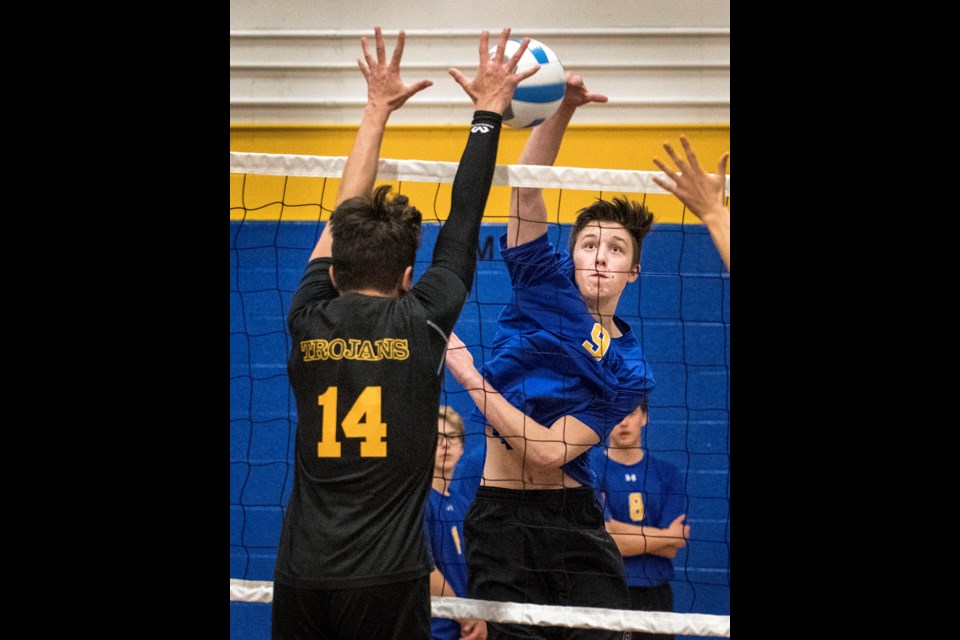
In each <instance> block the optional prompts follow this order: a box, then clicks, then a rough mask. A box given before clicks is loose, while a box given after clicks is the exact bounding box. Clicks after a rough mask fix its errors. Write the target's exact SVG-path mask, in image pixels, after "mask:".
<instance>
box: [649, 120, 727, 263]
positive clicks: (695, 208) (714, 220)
mask: <svg viewBox="0 0 960 640" xmlns="http://www.w3.org/2000/svg"><path fill="white" fill-rule="evenodd" d="M680 144H682V145H683V152H684V153H685V154H686V156H687V161H686V162H684V161H683V159H682V158H681V157H680V156H679V155H677V153H676V152H675V151H674V150H673V147H671V146H670V144H669V143H666V142H665V143H663V148H664V149H666V150H667V153H668V154H670V157H671V158H672V159H673V162H674V163H675V164H676V165H677V169H678V170H679V171H680V173H675V172H673V171H672V170H671V169H670V167H668V166H667V165H665V164H663V163H662V162H660V160H658V159H657V158H654V159H653V163H654V164H655V165H657V166H658V167H660V169H661V170H662V171H663V172H664V173H665V174H666V175H667V177H668V178H670V180H672V181H673V182H670V181H668V180H664V179H663V178H661V177H658V176H654V178H653V181H654V182H655V183H657V184H658V185H660V186H661V187H663V188H664V189H666V190H667V191H669V192H670V193H672V194H673V195H675V196H677V198H679V199H680V202H682V203H683V204H685V205H686V206H687V208H688V209H689V210H690V211H691V212H692V213H693V215H695V216H697V217H698V218H700V221H701V222H703V224H704V225H705V226H706V227H707V229H709V230H710V237H711V238H712V239H713V244H714V245H715V246H716V247H717V251H718V252H719V253H720V259H721V260H723V263H724V264H725V265H727V271H729V270H730V210H729V209H727V206H726V205H725V204H724V200H725V198H726V191H727V175H726V173H727V159H728V158H729V157H730V152H727V153H724V154H723V155H722V156H720V162H719V164H718V165H717V173H716V174H715V175H710V174H708V173H707V172H705V171H704V170H703V169H701V168H700V163H699V162H697V156H696V154H695V153H694V152H693V148H692V147H691V146H690V143H689V142H687V138H686V136H680Z"/></svg>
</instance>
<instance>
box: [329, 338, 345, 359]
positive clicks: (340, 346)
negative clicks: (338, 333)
mask: <svg viewBox="0 0 960 640" xmlns="http://www.w3.org/2000/svg"><path fill="white" fill-rule="evenodd" d="M328 348H329V349H330V359H332V360H342V359H343V355H344V353H345V352H346V350H347V343H346V342H344V341H343V338H337V339H335V340H331V341H330V344H329V346H328Z"/></svg>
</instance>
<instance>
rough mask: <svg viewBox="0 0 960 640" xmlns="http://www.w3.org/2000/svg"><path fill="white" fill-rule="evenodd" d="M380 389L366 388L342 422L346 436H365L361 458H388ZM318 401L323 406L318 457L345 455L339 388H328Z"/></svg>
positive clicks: (361, 446)
mask: <svg viewBox="0 0 960 640" xmlns="http://www.w3.org/2000/svg"><path fill="white" fill-rule="evenodd" d="M380 389H381V388H380V387H367V388H365V389H364V390H363V392H362V393H361V394H360V396H359V397H358V398H357V401H356V402H354V403H353V406H352V407H350V411H348V412H347V415H346V416H345V417H344V418H343V423H342V424H341V425H340V426H342V427H343V433H344V435H345V436H346V437H348V438H363V442H361V443H360V457H361V458H386V457H387V442H386V438H387V425H386V423H385V422H382V421H381V418H380V407H381V400H380V398H381V393H380ZM317 403H318V404H319V405H320V406H321V407H323V422H322V424H321V425H320V437H321V440H320V442H318V443H317V457H318V458H339V457H340V455H341V454H340V443H339V442H337V388H336V387H329V388H327V390H326V391H325V392H324V393H323V395H321V396H319V397H317Z"/></svg>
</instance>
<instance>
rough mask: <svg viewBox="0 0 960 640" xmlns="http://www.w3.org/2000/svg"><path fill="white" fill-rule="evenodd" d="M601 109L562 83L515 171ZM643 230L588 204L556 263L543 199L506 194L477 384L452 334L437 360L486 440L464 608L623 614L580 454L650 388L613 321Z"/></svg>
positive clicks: (580, 634)
mask: <svg viewBox="0 0 960 640" xmlns="http://www.w3.org/2000/svg"><path fill="white" fill-rule="evenodd" d="M606 101H607V98H606V97H605V96H602V95H598V94H593V93H589V92H588V91H587V90H586V87H585V86H584V84H583V81H582V80H581V79H580V77H579V76H577V75H575V74H572V73H568V74H567V84H566V93H565V96H564V99H563V102H562V104H561V106H560V108H559V109H558V111H557V112H556V113H555V114H554V115H553V116H551V117H550V118H548V119H547V120H545V121H544V122H543V123H542V124H540V125H538V126H537V127H535V128H534V130H533V131H532V132H531V133H530V137H529V138H528V139H527V143H526V145H525V146H524V149H523V152H522V153H521V155H520V159H519V161H518V164H533V165H538V164H539V165H552V164H553V163H554V162H555V161H556V159H557V155H558V152H559V149H560V143H561V141H562V139H563V134H564V132H565V131H566V128H567V125H568V124H569V122H570V119H571V118H572V116H573V113H574V112H575V111H576V109H577V108H578V107H579V106H582V105H584V104H587V103H590V102H606ZM652 224H653V215H652V214H651V213H650V212H649V211H648V210H647V209H646V208H645V207H644V206H642V205H641V204H638V203H636V202H632V201H629V200H626V199H622V198H614V199H613V200H612V201H603V200H598V201H596V202H595V203H593V204H592V205H590V206H589V207H586V208H585V209H583V210H581V211H580V212H579V214H578V215H577V219H576V222H575V223H574V225H573V227H572V229H571V232H570V242H569V246H568V247H567V248H566V250H563V251H561V250H558V249H557V248H555V247H554V246H553V245H552V244H551V243H550V242H549V241H548V239H547V237H546V232H547V212H546V204H545V203H544V200H543V192H542V190H541V189H531V188H515V189H514V190H513V192H512V194H511V206H510V218H509V220H508V223H507V233H506V235H505V237H504V238H501V242H500V248H501V253H502V255H503V258H504V261H505V262H506V263H507V267H508V269H509V272H510V277H511V281H512V286H513V299H512V300H511V302H510V303H509V304H508V305H507V307H506V308H505V310H504V312H503V314H502V315H501V317H500V319H499V320H498V328H497V335H496V338H495V340H494V344H493V350H492V354H491V358H490V360H488V361H487V362H486V364H485V367H484V372H483V373H482V374H481V373H480V372H479V371H478V370H477V368H476V367H475V366H474V363H473V358H472V356H471V355H470V352H469V351H468V350H467V349H466V348H464V347H465V345H464V344H463V342H462V341H460V340H459V338H457V336H456V335H451V337H450V343H449V345H448V349H447V366H448V368H449V370H450V372H451V373H452V374H453V375H454V377H455V378H456V379H457V381H458V382H459V383H460V384H461V385H463V387H464V388H465V389H466V390H467V391H468V393H469V394H470V397H471V398H472V399H473V401H474V404H475V405H476V407H477V409H478V411H479V414H476V415H477V417H478V419H482V420H483V422H484V424H485V430H486V431H485V432H486V434H487V452H486V458H485V460H484V468H483V479H482V481H481V486H480V487H479V489H478V490H477V494H476V496H475V498H474V502H473V505H472V506H471V508H470V511H469V512H468V513H467V518H466V521H465V523H464V525H465V535H466V541H467V567H468V570H469V581H468V593H469V595H470V597H471V598H478V599H483V600H496V601H505V602H522V603H528V602H529V603H536V604H548V605H563V606H594V607H612V608H623V609H627V608H629V603H630V600H629V593H628V591H627V585H626V579H625V575H624V569H623V559H622V557H621V556H620V552H619V550H618V549H617V546H616V544H615V543H614V541H613V539H612V537H611V536H610V534H609V533H608V532H607V531H606V529H605V527H604V520H603V512H602V509H601V507H600V505H599V503H598V501H597V498H596V495H595V493H594V489H593V487H594V485H595V482H596V476H595V474H594V473H593V472H592V470H591V469H590V466H589V464H588V458H587V456H586V453H587V451H589V450H590V449H591V448H592V447H594V446H596V445H597V444H599V443H600V442H601V441H603V440H605V439H606V437H607V435H608V434H609V432H610V430H611V429H612V428H613V426H614V425H616V424H617V423H619V422H620V421H622V420H624V419H625V418H626V417H627V416H630V415H633V413H634V412H635V411H636V410H637V407H638V406H639V405H640V404H641V403H642V402H643V401H644V400H645V399H646V397H647V395H648V393H649V392H650V390H651V389H652V388H653V375H652V373H651V371H650V367H649V366H648V365H647V363H646V361H645V359H644V357H643V352H642V349H641V346H640V342H639V340H638V339H637V336H636V335H635V334H634V333H633V331H632V330H631V328H630V326H629V325H628V324H627V323H626V322H624V321H623V320H621V319H620V318H617V317H616V310H617V303H618V302H619V300H620V296H621V295H622V293H623V290H624V288H625V287H626V286H627V285H628V284H630V283H632V282H635V281H636V280H637V277H638V275H639V271H640V252H641V247H642V243H643V239H644V237H645V236H646V234H647V233H648V232H649V231H650V228H651V226H652ZM481 415H482V418H480V416H481ZM487 628H488V630H489V634H490V638H494V639H495V638H498V637H511V638H513V637H524V638H546V637H548V636H549V637H551V638H564V639H567V638H591V639H594V638H604V639H613V638H622V637H623V634H622V633H617V632H609V631H595V630H585V629H562V630H559V629H544V628H537V627H529V626H524V625H501V624H499V623H494V622H490V621H488V623H487ZM555 634H559V635H555Z"/></svg>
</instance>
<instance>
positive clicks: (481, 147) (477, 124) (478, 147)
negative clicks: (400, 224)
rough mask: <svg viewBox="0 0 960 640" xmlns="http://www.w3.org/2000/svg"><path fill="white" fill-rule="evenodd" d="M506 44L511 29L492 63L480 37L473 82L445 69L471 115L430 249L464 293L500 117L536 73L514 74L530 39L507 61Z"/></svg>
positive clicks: (490, 176) (470, 274)
mask: <svg viewBox="0 0 960 640" xmlns="http://www.w3.org/2000/svg"><path fill="white" fill-rule="evenodd" d="M509 38H510V29H509V28H505V29H504V30H503V31H502V32H501V34H500V41H499V43H498V44H497V50H496V53H495V54H494V56H493V57H492V58H491V57H490V55H489V54H488V53H487V52H488V51H489V41H490V34H489V32H487V31H484V32H483V34H482V35H481V36H480V64H479V66H478V68H477V74H476V76H475V77H474V78H472V79H471V78H468V77H467V76H466V75H464V74H463V72H461V71H460V70H458V69H450V75H451V76H453V78H454V80H456V82H457V84H459V85H460V86H461V87H462V88H463V90H464V91H465V92H466V93H467V95H468V96H470V99H471V100H473V103H474V105H475V106H476V111H474V114H473V121H472V126H471V128H470V136H469V137H468V139H467V145H466V147H465V148H464V151H463V155H462V156H461V158H460V164H459V165H458V167H457V175H456V176H455V177H454V179H453V188H452V190H451V195H450V217H449V218H448V219H447V222H446V224H444V225H443V227H442V228H441V229H440V233H439V234H438V236H437V243H436V245H434V252H433V264H434V265H435V266H443V267H446V268H447V269H450V270H451V271H453V272H454V273H456V274H457V276H459V277H460V279H461V281H463V283H464V285H465V287H466V290H467V291H469V290H470V286H471V285H472V284H473V275H474V271H475V269H476V261H477V238H478V236H479V234H480V222H481V219H482V218H483V210H484V208H485V207H486V203H487V197H488V196H489V195H490V185H491V184H493V172H494V170H495V169H496V161H497V148H498V145H499V141H500V128H501V126H502V123H503V111H504V110H505V109H506V108H507V105H508V104H510V100H511V98H512V96H513V92H514V90H515V89H516V88H517V84H519V83H520V82H521V81H522V80H523V79H525V78H529V77H530V76H531V75H533V74H534V73H536V72H537V71H538V70H539V68H540V67H539V66H538V67H534V68H531V69H527V70H526V71H523V72H521V73H517V64H518V63H519V61H520V57H521V56H522V55H523V52H524V51H526V48H527V45H528V44H529V43H530V39H529V38H524V40H523V42H522V43H521V45H520V48H519V49H518V50H517V51H516V52H515V53H514V54H513V56H511V57H510V58H506V56H505V49H506V45H507V41H508V40H509ZM450 328H452V327H450Z"/></svg>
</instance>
